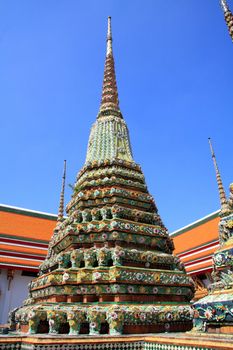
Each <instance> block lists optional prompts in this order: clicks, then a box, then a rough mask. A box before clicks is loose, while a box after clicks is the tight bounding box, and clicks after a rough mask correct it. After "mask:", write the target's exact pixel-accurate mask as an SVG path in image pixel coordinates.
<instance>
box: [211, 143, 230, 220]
mask: <svg viewBox="0 0 233 350" xmlns="http://www.w3.org/2000/svg"><path fill="white" fill-rule="evenodd" d="M208 140H209V145H210V151H211V155H212V159H213V163H214V168H215V172H216V178H217V184H218V191H219V197H220V203H221V212H222V213H225V212H226V211H228V203H227V197H226V193H225V190H224V187H223V183H222V178H221V175H220V172H219V168H218V164H217V161H216V157H215V153H214V149H213V146H212V142H211V138H210V137H209V138H208Z"/></svg>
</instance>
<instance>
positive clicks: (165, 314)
mask: <svg viewBox="0 0 233 350" xmlns="http://www.w3.org/2000/svg"><path fill="white" fill-rule="evenodd" d="M20 313H21V315H22V317H21V322H20V324H18V329H17V330H18V331H19V332H23V333H30V334H35V333H39V334H40V333H46V334H69V335H79V334H89V335H99V334H110V335H120V334H122V333H123V334H143V333H158V332H178V331H179V332H182V331H188V330H190V329H191V328H192V310H191V308H190V306H189V305H188V304H183V305H181V304H180V303H179V304H177V303H175V302H174V303H170V304H167V303H163V302H161V303H159V304H153V305H151V304H145V303H144V304H143V305H140V304H132V303H127V302H125V303H118V304H116V303H107V302H106V303H98V305H95V304H92V303H90V304H88V303H87V304H86V305H85V307H84V306H83V304H79V303H59V304H54V303H43V304H40V305H35V306H34V307H32V306H28V307H24V308H23V309H21V311H20ZM27 315H28V317H29V322H28V321H26V319H25V324H23V317H24V316H25V317H27Z"/></svg>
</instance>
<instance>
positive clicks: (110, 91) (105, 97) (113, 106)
mask: <svg viewBox="0 0 233 350" xmlns="http://www.w3.org/2000/svg"><path fill="white" fill-rule="evenodd" d="M104 111H109V112H113V114H114V112H117V113H120V108H119V100H118V92H117V84H116V74H115V64H114V58H113V51H112V28H111V17H108V31H107V48H106V60H105V67H104V79H103V88H102V98H101V105H100V114H99V116H101V112H104ZM120 116H121V115H120Z"/></svg>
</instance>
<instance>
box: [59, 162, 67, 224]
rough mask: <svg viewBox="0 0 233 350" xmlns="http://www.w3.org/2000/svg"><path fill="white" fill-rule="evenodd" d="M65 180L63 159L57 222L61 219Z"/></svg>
mask: <svg viewBox="0 0 233 350" xmlns="http://www.w3.org/2000/svg"><path fill="white" fill-rule="evenodd" d="M65 181H66V160H64V169H63V176H62V186H61V194H60V204H59V210H58V216H57V221H58V222H61V221H63V215H64V194H65Z"/></svg>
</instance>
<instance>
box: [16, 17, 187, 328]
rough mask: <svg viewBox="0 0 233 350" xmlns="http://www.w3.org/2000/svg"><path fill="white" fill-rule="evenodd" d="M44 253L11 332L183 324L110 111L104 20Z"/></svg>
mask: <svg viewBox="0 0 233 350" xmlns="http://www.w3.org/2000/svg"><path fill="white" fill-rule="evenodd" d="M63 194H64V181H63V187H62V195H61V205H60V210H59V216H58V222H57V225H56V228H55V230H54V233H53V236H52V239H51V241H50V244H49V250H48V256H47V258H46V260H45V261H44V262H43V264H42V265H41V266H40V273H39V277H37V278H35V279H34V280H32V282H31V283H30V286H29V296H28V299H27V300H26V301H25V302H24V305H23V306H22V307H21V308H20V309H18V310H17V312H16V314H15V318H16V322H17V329H18V331H20V332H29V333H30V334H35V333H48V334H57V333H63V334H64V333H68V334H70V335H78V334H90V335H96V334H107V333H109V334H111V335H120V334H133V333H134V334H135V333H138V334H143V333H152V332H153V333H154V332H169V331H172V332H174V331H186V330H190V329H191V328H192V319H193V310H192V308H191V306H190V300H191V298H192V296H193V293H194V284H193V281H192V279H191V278H190V277H189V276H188V275H187V274H186V272H185V270H184V267H183V265H182V264H181V263H180V261H179V259H178V258H177V257H176V256H174V255H173V254H172V252H173V250H174V247H173V242H172V239H171V238H170V237H169V234H168V231H167V229H166V228H165V226H164V224H163V222H162V220H161V218H160V216H159V214H158V210H157V207H156V204H155V202H154V200H153V198H152V196H151V195H150V193H149V192H148V189H147V186H146V183H145V178H144V175H143V173H142V170H141V168H140V166H139V165H138V164H136V163H135V161H134V159H133V155H132V150H131V145H130V139H129V133H128V128H127V125H126V122H125V120H124V119H123V116H122V113H121V111H120V107H119V101H118V91H117V84H116V76H115V68H114V58H113V50H112V33H111V19H110V17H109V18H108V32H107V53H106V61H105V69H104V79H103V89H102V99H101V105H100V110H99V113H98V116H97V120H96V122H95V123H94V125H93V126H92V129H91V133H90V138H89V143H88V148H87V156H86V162H85V164H84V167H83V168H82V169H81V171H80V172H79V174H78V176H77V180H76V183H75V185H74V191H73V195H72V199H71V200H70V202H69V204H68V205H67V207H66V212H67V217H66V218H64V217H63V213H62V212H63V209H62V208H63V201H64V195H63Z"/></svg>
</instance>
